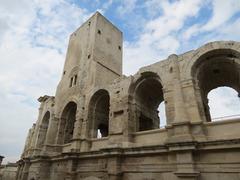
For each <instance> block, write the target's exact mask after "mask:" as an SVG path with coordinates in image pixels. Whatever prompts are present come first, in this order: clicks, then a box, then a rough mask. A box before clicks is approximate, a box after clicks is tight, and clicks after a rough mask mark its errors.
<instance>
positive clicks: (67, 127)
mask: <svg viewBox="0 0 240 180" xmlns="http://www.w3.org/2000/svg"><path fill="white" fill-rule="evenodd" d="M76 112H77V104H76V103H75V102H69V103H68V104H67V105H66V106H65V108H64V110H63V112H62V116H61V124H60V128H59V136H60V138H59V142H60V143H64V144H66V143H69V142H70V141H71V139H72V138H73V131H74V123H75V121H76Z"/></svg>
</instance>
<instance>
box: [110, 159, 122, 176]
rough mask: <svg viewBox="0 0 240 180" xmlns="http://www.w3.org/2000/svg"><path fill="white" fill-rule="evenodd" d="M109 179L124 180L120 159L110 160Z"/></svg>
mask: <svg viewBox="0 0 240 180" xmlns="http://www.w3.org/2000/svg"><path fill="white" fill-rule="evenodd" d="M108 179H109V180H122V172H121V158H120V157H110V158H108Z"/></svg>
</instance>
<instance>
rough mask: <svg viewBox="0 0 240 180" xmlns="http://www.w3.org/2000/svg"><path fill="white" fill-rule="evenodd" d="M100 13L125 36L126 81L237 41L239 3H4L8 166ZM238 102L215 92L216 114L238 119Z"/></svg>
mask: <svg viewBox="0 0 240 180" xmlns="http://www.w3.org/2000/svg"><path fill="white" fill-rule="evenodd" d="M95 11H99V12H101V13H102V14H103V15H104V16H106V17H107V18H108V19H109V20H110V21H111V22H112V23H113V24H115V25H116V26H117V27H118V28H119V29H120V30H121V31H122V32H123V34H124V48H123V53H124V54H123V72H124V74H126V75H130V74H134V73H136V72H137V70H138V69H139V68H140V67H142V66H146V65H149V64H152V63H154V62H157V61H159V60H162V59H165V58H167V56H168V55H170V54H172V53H175V54H181V53H184V52H186V51H189V50H191V49H196V48H198V47H199V46H201V45H203V44H205V43H207V42H210V41H215V40H234V41H239V40H240V31H239V29H240V1H239V0H178V1H176V0H145V1H144V0H121V1H120V0H115V1H114V0H112V1H111V0H105V1H103V0H21V1H19V0H8V1H6V0H0V55H1V59H0V84H1V85H0V87H1V88H0V122H1V126H0V154H1V155H4V156H6V159H5V161H4V162H7V161H15V160H17V159H18V158H19V156H20V154H21V152H22V149H23V145H24V141H25V138H26V135H27V131H28V129H29V128H30V127H31V126H32V123H34V122H35V121H36V119H37V113H38V106H39V103H38V102H37V98H38V97H39V96H41V95H45V94H48V95H54V94H55V90H56V86H57V83H58V81H59V80H60V75H61V72H62V68H63V63H64V59H65V54H66V49H67V43H68V38H69V35H70V34H71V33H72V32H73V31H74V30H75V29H76V28H77V27H79V26H80V25H81V24H82V23H83V22H84V21H85V20H87V19H88V18H89V17H90V16H91V15H92V14H93V13H94V12H95ZM222 97H226V98H222ZM235 97H236V93H235V92H233V91H229V90H228V89H226V88H225V89H221V90H219V91H218V92H216V93H212V94H211V98H212V99H214V101H210V105H211V106H212V107H215V110H212V112H211V113H212V114H213V115H214V116H224V115H231V114H234V113H238V114H240V112H239V109H240V108H238V107H239V99H236V98H235ZM212 109H214V108H212Z"/></svg>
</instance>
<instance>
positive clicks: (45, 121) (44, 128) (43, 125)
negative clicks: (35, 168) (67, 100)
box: [38, 111, 50, 147]
mask: <svg viewBox="0 0 240 180" xmlns="http://www.w3.org/2000/svg"><path fill="white" fill-rule="evenodd" d="M49 119H50V112H49V111H47V112H46V113H45V114H44V116H43V119H42V123H41V127H40V129H39V136H38V141H39V142H38V147H42V145H43V144H44V142H45V139H46V135H47V130H48V125H49Z"/></svg>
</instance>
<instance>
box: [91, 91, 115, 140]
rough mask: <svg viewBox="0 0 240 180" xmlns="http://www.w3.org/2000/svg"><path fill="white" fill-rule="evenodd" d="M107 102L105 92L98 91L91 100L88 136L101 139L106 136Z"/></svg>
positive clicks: (107, 128) (107, 121) (108, 98)
mask: <svg viewBox="0 0 240 180" xmlns="http://www.w3.org/2000/svg"><path fill="white" fill-rule="evenodd" d="M109 101H110V97H109V94H108V92H107V91H106V90H103V89H101V90H98V91H97V92H96V93H95V94H94V95H93V96H92V98H91V100H90V104H89V115H88V121H89V128H90V131H89V133H90V134H89V136H90V137H92V138H102V137H107V136H108V131H109V106H110V104H109Z"/></svg>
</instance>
